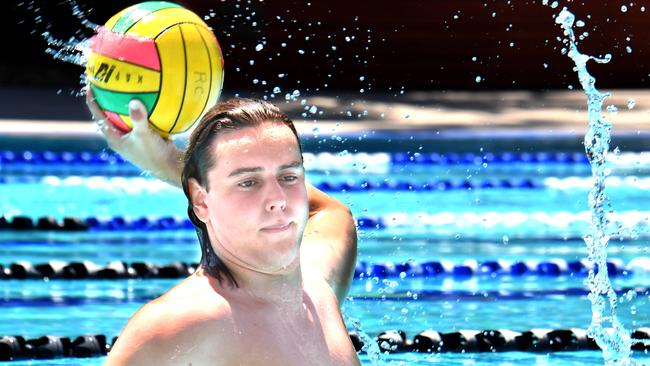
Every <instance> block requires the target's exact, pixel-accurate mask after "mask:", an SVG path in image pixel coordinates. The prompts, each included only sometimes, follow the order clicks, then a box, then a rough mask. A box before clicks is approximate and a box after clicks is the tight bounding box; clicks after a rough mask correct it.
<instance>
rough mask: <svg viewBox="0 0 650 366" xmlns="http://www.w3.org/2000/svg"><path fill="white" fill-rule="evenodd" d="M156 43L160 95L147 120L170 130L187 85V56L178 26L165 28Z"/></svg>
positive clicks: (175, 119) (179, 108)
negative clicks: (160, 72) (161, 74)
mask: <svg viewBox="0 0 650 366" xmlns="http://www.w3.org/2000/svg"><path fill="white" fill-rule="evenodd" d="M156 44H157V45H158V55H159V56H160V65H161V68H162V70H163V71H162V72H163V76H162V83H161V86H160V96H159V97H158V101H157V102H156V106H155V109H154V111H153V113H152V114H151V116H149V120H150V121H151V123H152V124H154V125H155V126H156V127H158V128H159V129H162V130H164V131H170V129H171V128H172V127H173V126H174V125H175V124H176V121H177V119H178V116H179V114H180V111H181V107H182V103H183V99H184V94H185V88H186V85H185V80H186V79H187V77H186V73H187V68H186V57H185V56H184V53H185V52H184V48H186V47H183V44H184V43H183V35H182V33H181V28H180V27H172V28H169V29H167V31H165V32H164V33H163V34H161V35H160V37H158V39H157V40H156ZM188 122H194V121H188Z"/></svg>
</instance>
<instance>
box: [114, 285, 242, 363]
mask: <svg viewBox="0 0 650 366" xmlns="http://www.w3.org/2000/svg"><path fill="white" fill-rule="evenodd" d="M232 332H233V330H232V313H231V309H230V305H229V304H228V301H226V299H225V298H223V296H221V295H220V294H219V293H218V292H216V291H214V289H213V287H212V286H211V285H210V283H209V280H208V279H207V278H205V277H202V276H196V275H194V276H191V277H189V278H187V279H186V280H184V281H183V282H181V283H180V284H178V285H177V286H175V287H174V288H172V289H171V290H169V291H168V292H166V293H165V294H164V295H163V296H161V297H159V298H157V299H155V300H153V301H151V302H149V303H147V304H146V305H144V306H143V307H142V308H140V310H138V312H137V313H136V314H135V315H134V316H133V317H132V318H131V319H130V320H129V322H128V324H127V325H126V327H125V328H124V329H123V330H122V333H121V334H120V336H119V337H118V340H117V342H116V343H115V346H114V347H113V350H112V351H111V353H110V354H109V358H108V362H107V365H127V364H128V365H140V364H142V365H145V364H146V365H152V364H156V365H165V364H181V363H183V364H188V363H190V362H192V364H194V365H196V364H201V363H202V362H201V361H200V360H197V359H196V358H197V357H205V356H208V355H207V354H206V352H204V351H206V350H204V349H203V348H204V347H205V348H206V349H210V350H212V352H214V346H215V344H216V345H218V344H223V342H221V341H224V342H225V341H226V340H228V339H230V337H231V335H232ZM203 340H205V342H204V341H203ZM208 340H209V343H208ZM226 343H227V342H226Z"/></svg>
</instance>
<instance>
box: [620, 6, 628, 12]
mask: <svg viewBox="0 0 650 366" xmlns="http://www.w3.org/2000/svg"><path fill="white" fill-rule="evenodd" d="M621 12H623V13H626V12H627V6H625V5H621Z"/></svg>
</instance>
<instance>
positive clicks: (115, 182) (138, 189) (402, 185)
mask: <svg viewBox="0 0 650 366" xmlns="http://www.w3.org/2000/svg"><path fill="white" fill-rule="evenodd" d="M371 178H372V176H371V175H369V176H368V179H365V180H353V179H344V180H317V181H314V182H311V183H312V184H313V185H314V186H315V187H316V188H318V189H320V190H322V191H325V192H338V193H346V192H350V193H354V192H440V191H457V190H465V191H471V190H495V189H498V190H539V189H551V190H575V189H578V190H585V189H589V188H591V185H592V183H593V180H592V179H591V178H590V177H568V178H558V177H547V178H544V179H533V178H485V179H476V178H472V179H466V178H456V179H455V178H450V179H447V178H444V179H427V180H422V179H421V180H404V179H397V180H395V179H384V180H372V179H371ZM605 183H606V184H607V186H608V187H610V188H625V189H630V188H633V189H643V190H647V189H650V177H638V176H633V175H627V176H625V177H617V176H612V177H608V178H607V179H606V180H605ZM0 184H2V185H21V184H35V185H42V186H46V187H52V188H57V187H84V188H88V189H94V190H106V191H116V190H118V191H124V192H125V193H127V194H141V193H144V192H146V193H157V192H166V191H169V192H177V191H178V190H177V188H175V187H172V186H170V185H169V184H167V183H165V182H162V181H160V180H157V179H154V178H146V177H141V176H137V177H134V176H130V177H108V176H102V175H94V176H93V175H86V176H78V175H72V176H66V177H58V176H54V175H45V176H36V175H6V176H0Z"/></svg>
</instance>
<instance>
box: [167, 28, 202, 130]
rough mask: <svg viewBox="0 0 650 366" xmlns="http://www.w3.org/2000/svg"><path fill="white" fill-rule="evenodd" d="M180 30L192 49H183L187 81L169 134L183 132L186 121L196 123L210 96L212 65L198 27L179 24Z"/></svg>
mask: <svg viewBox="0 0 650 366" xmlns="http://www.w3.org/2000/svg"><path fill="white" fill-rule="evenodd" d="M180 28H181V32H182V34H183V39H184V40H185V44H186V45H192V47H186V49H185V59H186V61H187V65H186V66H187V74H186V77H187V80H186V81H185V93H184V95H183V107H182V109H181V111H180V114H179V116H178V121H177V123H176V125H175V126H173V128H172V131H171V133H175V132H180V131H183V130H184V129H185V125H186V124H187V122H188V121H196V120H197V119H198V118H199V117H200V116H201V114H202V113H203V110H204V109H205V107H206V104H207V102H208V97H209V96H210V94H211V93H210V92H211V90H210V84H211V80H210V74H211V71H212V65H211V64H210V55H209V53H208V47H207V45H205V42H204V41H203V38H202V37H201V34H200V33H199V31H198V30H197V28H200V26H196V25H194V24H181V25H180Z"/></svg>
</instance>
